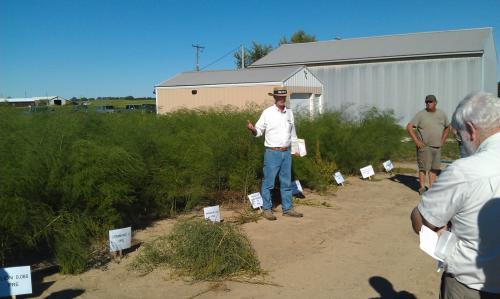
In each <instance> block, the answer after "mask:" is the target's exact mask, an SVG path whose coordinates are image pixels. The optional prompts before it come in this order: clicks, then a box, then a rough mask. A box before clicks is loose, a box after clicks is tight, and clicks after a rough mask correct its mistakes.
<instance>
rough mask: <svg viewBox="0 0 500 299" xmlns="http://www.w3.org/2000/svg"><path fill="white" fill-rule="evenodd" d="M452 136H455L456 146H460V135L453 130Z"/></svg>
mask: <svg viewBox="0 0 500 299" xmlns="http://www.w3.org/2000/svg"><path fill="white" fill-rule="evenodd" d="M453 134H454V135H455V141H456V142H457V143H458V145H462V142H463V139H462V136H461V135H460V133H458V132H457V131H455V130H453Z"/></svg>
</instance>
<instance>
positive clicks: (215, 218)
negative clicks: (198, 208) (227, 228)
mask: <svg viewBox="0 0 500 299" xmlns="http://www.w3.org/2000/svg"><path fill="white" fill-rule="evenodd" d="M203 214H204V215H205V219H206V220H210V221H212V222H220V209H219V206H213V207H206V208H203Z"/></svg>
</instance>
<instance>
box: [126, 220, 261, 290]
mask: <svg viewBox="0 0 500 299" xmlns="http://www.w3.org/2000/svg"><path fill="white" fill-rule="evenodd" d="M162 265H163V266H165V265H168V266H170V267H172V268H173V269H174V270H176V272H177V273H178V274H179V275H182V276H189V277H191V278H192V279H194V280H217V279H223V278H227V277H230V276H235V275H243V274H247V275H251V276H253V275H258V274H261V273H262V270H261V268H260V263H259V260H258V259H257V256H256V254H255V251H254V249H253V248H252V246H251V244H250V242H249V240H248V239H247V238H246V236H245V235H244V234H243V233H242V232H241V231H240V230H239V229H238V228H237V227H236V226H235V225H233V224H230V223H221V222H209V221H206V220H201V219H190V220H184V221H180V222H178V223H177V224H176V225H175V227H174V229H173V231H172V233H171V234H170V235H168V236H164V237H160V238H158V239H156V240H154V241H153V242H151V243H149V244H146V245H145V246H144V248H143V250H142V251H141V252H140V253H139V255H138V256H137V258H136V260H135V261H134V262H133V263H132V264H131V269H132V270H136V271H139V272H142V273H144V274H146V273H149V272H151V271H153V270H154V269H155V268H156V267H158V266H162Z"/></svg>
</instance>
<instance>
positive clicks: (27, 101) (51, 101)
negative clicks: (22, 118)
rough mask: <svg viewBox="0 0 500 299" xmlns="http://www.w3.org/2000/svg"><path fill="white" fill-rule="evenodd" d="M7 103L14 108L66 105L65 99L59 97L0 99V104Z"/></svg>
mask: <svg viewBox="0 0 500 299" xmlns="http://www.w3.org/2000/svg"><path fill="white" fill-rule="evenodd" d="M2 102H3V103H8V104H10V105H12V106H15V107H28V106H38V105H39V104H41V103H44V104H45V103H46V104H47V105H50V106H52V105H56V106H62V105H65V104H66V99H64V98H62V97H59V96H50V97H32V98H0V103H2Z"/></svg>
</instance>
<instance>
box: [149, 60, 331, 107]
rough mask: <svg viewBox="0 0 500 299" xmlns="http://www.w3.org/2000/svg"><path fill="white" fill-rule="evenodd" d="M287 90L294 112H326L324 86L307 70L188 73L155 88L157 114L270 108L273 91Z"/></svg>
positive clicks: (295, 67) (280, 68) (289, 67)
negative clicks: (217, 108)
mask: <svg viewBox="0 0 500 299" xmlns="http://www.w3.org/2000/svg"><path fill="white" fill-rule="evenodd" d="M277 86H278V87H281V86H286V87H288V89H289V91H290V93H291V97H290V100H291V101H290V104H291V106H292V109H294V111H297V112H302V113H305V114H307V115H313V114H316V113H321V112H322V111H323V96H322V94H323V84H322V83H321V82H320V80H318V79H317V78H316V76H315V75H314V74H312V73H311V71H310V70H309V69H308V68H307V67H304V66H285V67H273V68H255V69H243V70H222V71H205V72H185V73H180V74H178V75H176V76H174V77H173V78H171V79H169V80H167V81H165V82H163V83H160V84H158V85H157V86H155V94H156V107H157V113H159V114H163V113H167V112H170V111H174V110H177V109H181V108H188V109H194V108H202V107H214V106H224V105H232V106H235V107H244V106H245V105H246V104H250V103H256V104H271V103H273V98H272V97H271V96H269V95H268V93H269V92H272V90H273V88H274V87H277Z"/></svg>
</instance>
